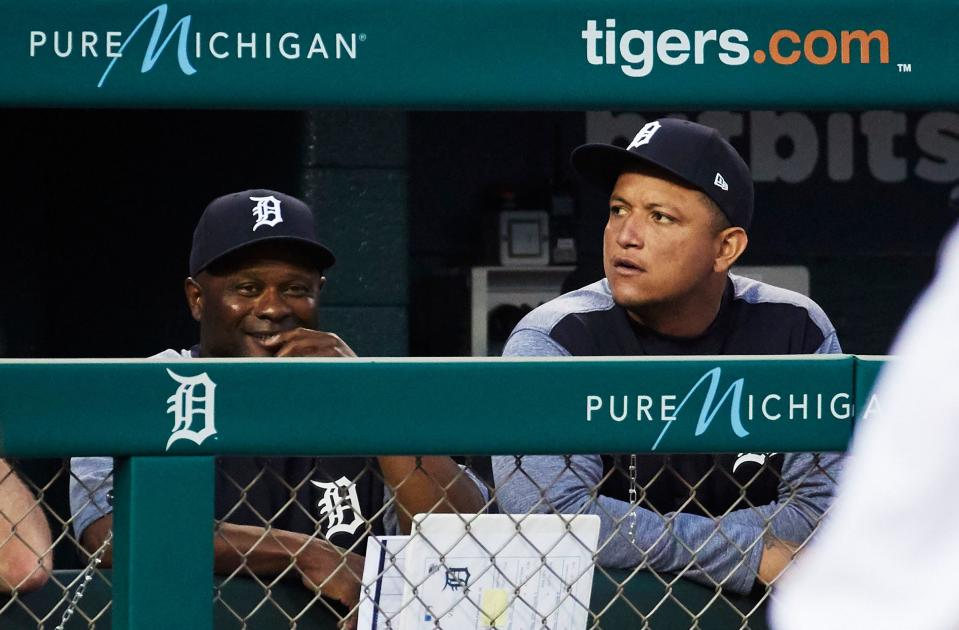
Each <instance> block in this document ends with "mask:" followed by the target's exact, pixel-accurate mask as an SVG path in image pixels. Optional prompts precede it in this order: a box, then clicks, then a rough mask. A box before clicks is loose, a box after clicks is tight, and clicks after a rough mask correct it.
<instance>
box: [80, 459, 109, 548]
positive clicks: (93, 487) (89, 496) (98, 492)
mask: <svg viewBox="0 0 959 630" xmlns="http://www.w3.org/2000/svg"><path fill="white" fill-rule="evenodd" d="M70 472H71V474H70V513H71V514H72V515H73V531H74V532H76V536H77V540H80V537H81V536H82V535H83V531H84V530H85V529H86V528H87V526H88V525H90V523H92V522H93V521H96V520H98V519H100V518H102V517H104V516H106V515H107V514H111V513H112V512H113V506H112V505H110V501H109V499H108V496H107V495H108V494H110V493H111V492H112V491H113V458H112V457H74V458H72V459H71V460H70Z"/></svg>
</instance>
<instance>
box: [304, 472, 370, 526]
mask: <svg viewBox="0 0 959 630" xmlns="http://www.w3.org/2000/svg"><path fill="white" fill-rule="evenodd" d="M310 483H312V484H313V485H314V486H316V487H317V488H320V489H321V490H323V496H322V497H320V500H319V502H318V503H317V507H318V508H319V509H320V522H321V523H323V524H324V525H326V532H325V534H326V537H327V538H329V537H330V536H332V535H333V534H339V533H341V532H345V533H348V534H355V533H356V530H357V528H359V527H360V525H362V524H363V523H365V522H366V521H364V520H363V511H362V510H361V509H360V500H359V498H358V497H357V496H356V484H355V483H353V482H352V481H350V480H349V479H347V478H346V477H340V478H339V479H337V480H336V481H333V482H331V483H321V482H319V481H312V480H311V481H310ZM347 519H349V520H347Z"/></svg>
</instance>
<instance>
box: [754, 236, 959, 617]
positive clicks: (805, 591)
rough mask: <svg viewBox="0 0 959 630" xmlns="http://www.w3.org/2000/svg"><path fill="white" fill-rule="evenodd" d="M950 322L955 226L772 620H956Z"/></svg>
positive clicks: (957, 337)
mask: <svg viewBox="0 0 959 630" xmlns="http://www.w3.org/2000/svg"><path fill="white" fill-rule="evenodd" d="M957 322H959V228H957V229H954V230H953V233H952V234H951V235H950V237H949V238H948V240H947V241H946V245H945V247H944V249H943V253H942V256H941V258H940V268H939V271H938V273H937V275H936V278H935V280H934V282H933V283H932V285H931V286H930V287H929V289H928V290H927V291H926V293H925V295H924V296H923V297H922V299H921V301H920V302H919V304H918V305H917V307H916V308H915V310H914V311H913V313H912V314H911V315H910V317H909V319H908V321H907V323H906V325H905V326H904V328H903V329H902V331H901V332H900V334H899V338H898V339H897V341H896V344H895V345H894V347H893V354H896V355H898V357H897V358H896V359H895V360H894V361H893V362H891V363H890V364H889V365H888V366H887V367H886V369H884V370H883V372H882V374H881V375H880V378H879V381H878V384H877V387H876V390H875V394H876V399H875V402H874V403H873V407H872V409H873V410H875V409H878V413H871V414H870V416H869V417H868V419H865V420H863V422H862V424H861V426H859V427H857V430H856V434H855V438H854V441H853V446H852V450H851V457H849V458H848V460H847V465H846V469H845V473H844V474H843V475H842V477H841V480H840V485H839V495H838V498H837V500H836V503H835V504H834V505H833V511H832V512H831V514H830V516H829V517H827V520H826V523H825V525H824V528H823V531H822V533H821V534H820V535H819V537H818V538H816V539H814V542H813V544H812V546H811V548H810V549H808V550H807V551H806V552H804V553H802V554H800V556H799V558H798V560H797V562H796V567H795V569H794V571H793V572H792V573H787V574H786V576H785V577H784V579H783V583H782V586H781V590H780V592H779V593H778V595H777V597H776V601H775V602H774V605H773V609H772V622H773V626H774V627H775V628H778V629H780V630H792V629H794V628H795V629H797V630H800V629H801V630H806V629H808V628H817V629H826V628H837V629H838V628H843V629H846V628H895V629H897V630H899V629H901V628H956V627H959V597H956V582H955V576H956V571H957V567H959V529H957V527H956V524H957V523H959V501H957V500H956V489H957V481H956V480H957V471H959V465H957V463H956V455H957V451H959V388H957V381H956V374H957V370H956V365H957V361H959V334H957V332H956V331H957ZM875 405H878V407H876V406H875Z"/></svg>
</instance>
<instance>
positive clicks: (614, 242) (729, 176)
mask: <svg viewBox="0 0 959 630" xmlns="http://www.w3.org/2000/svg"><path fill="white" fill-rule="evenodd" d="M572 165H573V168H574V169H575V170H576V171H577V172H578V173H579V174H580V175H581V176H582V177H583V178H584V179H585V180H586V181H587V182H588V183H590V184H592V185H594V186H596V187H598V188H600V189H602V190H604V191H605V192H607V193H608V194H609V217H608V221H607V225H606V229H605V231H604V234H603V266H604V271H605V278H604V279H603V280H601V281H599V282H596V283H594V284H592V285H589V286H587V287H584V288H582V289H579V290H577V291H573V292H571V293H568V294H566V295H563V296H561V297H559V298H557V299H556V300H553V301H551V302H549V303H547V304H545V305H543V306H541V307H539V308H538V309H535V310H534V311H533V312H531V313H530V314H528V315H527V317H526V318H525V319H524V320H523V321H521V322H520V323H519V324H518V325H517V327H516V329H515V331H514V333H513V334H512V335H511V337H510V340H509V341H508V342H507V345H506V348H505V350H504V355H507V356H565V355H574V356H644V355H649V356H662V355H730V354H744V355H750V354H753V355H756V354H797V353H815V352H838V351H839V344H838V342H837V341H836V335H835V330H834V329H833V327H832V325H831V324H830V323H829V320H828V319H827V318H826V316H825V314H824V313H823V312H822V310H821V309H820V308H819V307H818V306H816V305H815V304H814V303H813V302H812V301H811V300H809V299H807V298H805V297H803V296H801V295H798V294H796V293H793V292H791V291H786V290H783V289H779V288H776V287H772V286H769V285H766V284H763V283H761V282H756V281H752V280H748V279H745V278H740V277H737V276H735V275H731V274H730V268H731V267H732V265H733V264H734V263H735V262H736V261H737V260H738V259H739V258H740V256H741V255H742V253H743V252H744V251H745V249H746V245H747V243H748V235H747V232H748V229H749V226H750V224H751V221H752V216H753V184H752V178H751V176H750V173H749V169H748V167H747V166H746V164H745V163H744V162H743V160H742V158H740V157H739V155H738V153H736V151H735V149H733V147H732V146H731V145H729V143H728V142H726V141H725V140H724V139H723V138H722V137H720V136H719V134H718V133H717V132H716V131H715V130H714V129H710V128H708V127H704V126H702V125H698V124H695V123H691V122H687V121H682V120H674V119H663V120H657V121H653V122H651V123H649V124H647V125H645V126H644V127H643V128H642V129H641V130H639V132H638V133H637V134H636V136H635V137H634V138H633V140H632V142H630V144H629V146H627V147H626V148H620V147H615V146H612V145H596V144H594V145H585V146H582V147H579V148H578V149H577V150H576V151H574V153H573V157H572ZM638 459H639V462H638V464H637V466H636V467H634V469H635V470H637V471H642V473H641V474H648V478H649V479H655V478H656V477H657V476H659V477H662V475H659V471H660V469H661V466H662V465H663V461H661V460H660V459H657V458H656V457H653V456H648V457H644V456H640V457H639V458H638ZM755 459H756V461H759V462H766V461H767V457H766V456H762V457H759V456H757V457H756V458H755ZM768 459H769V461H770V462H772V463H766V464H765V465H763V464H760V466H764V468H763V469H762V471H760V472H763V471H767V472H768V470H770V469H773V470H774V472H769V473H768V474H769V477H768V479H766V481H763V482H762V483H758V482H756V483H749V482H748V479H745V478H744V479H740V478H739V477H737V476H736V474H737V470H736V463H735V461H734V460H735V458H723V459H720V458H718V457H716V456H712V455H676V456H670V461H671V462H672V464H673V465H674V466H679V467H680V468H681V469H683V470H687V471H692V473H691V474H692V475H693V476H692V477H691V478H688V479H686V478H684V479H685V480H684V481H682V482H680V483H674V484H669V483H667V484H666V486H667V487H666V489H665V490H664V491H663V492H662V493H659V495H658V496H657V497H656V498H653V495H654V494H656V493H652V492H651V493H644V494H645V495H646V497H645V498H644V499H642V500H638V499H636V498H631V497H630V495H629V494H628V493H626V492H625V491H624V488H625V487H626V485H628V484H613V483H609V480H610V479H614V478H616V477H617V475H616V474H615V471H612V470H611V469H610V466H612V465H614V464H613V463H611V462H612V458H609V459H607V458H604V457H603V456H600V455H579V456H572V457H570V458H565V457H559V456H542V457H530V456H525V457H523V458H522V462H521V466H522V470H521V471H520V470H519V466H518V465H517V460H516V458H513V457H496V458H494V475H495V477H496V484H497V498H498V499H499V501H500V504H501V506H502V507H503V508H504V509H505V510H506V511H509V512H524V511H527V510H552V509H555V510H558V511H559V510H561V511H564V512H590V513H596V514H598V515H599V516H600V519H601V523H602V529H601V540H602V541H603V542H602V543H601V549H600V552H599V561H600V563H601V564H603V565H605V566H619V567H628V566H637V565H642V566H646V567H649V568H653V569H655V570H663V571H672V572H682V574H683V575H685V576H687V577H690V578H693V579H696V580H699V581H703V582H706V583H709V584H716V583H718V584H721V585H722V586H723V587H724V588H729V589H732V590H735V591H740V592H744V591H748V590H749V589H750V588H751V587H752V586H753V584H754V582H755V581H756V578H757V577H758V578H759V579H760V580H761V581H763V582H766V583H768V582H771V581H772V580H774V579H775V577H776V576H777V575H778V573H779V572H780V571H781V570H782V568H783V567H784V566H785V564H786V563H787V562H788V560H789V555H790V548H789V546H788V545H785V544H782V541H783V540H785V541H791V542H792V543H794V544H799V543H801V542H802V541H803V540H805V539H806V537H808V535H809V534H810V533H811V531H812V529H813V528H814V527H815V525H816V523H817V521H818V519H819V518H820V517H821V516H822V514H823V513H824V512H825V510H826V508H827V506H828V504H829V501H830V497H831V492H832V475H833V474H834V473H835V471H836V469H837V467H838V458H837V457H835V456H818V455H812V454H805V453H800V454H787V455H782V456H778V457H775V458H773V456H772V455H771V454H770V455H769V456H768ZM717 469H721V470H723V471H725V473H724V474H723V475H722V476H724V479H720V480H718V481H716V482H715V483H714V482H706V481H705V477H704V476H701V475H700V473H701V474H702V475H710V474H712V472H713V471H715V470H717ZM674 470H678V469H675V468H674ZM738 473H739V474H740V476H741V475H742V474H743V471H742V470H740V471H738ZM677 474H680V475H681V474H685V473H680V472H677ZM757 474H758V473H757ZM667 477H668V476H667ZM729 480H735V483H733V484H730V483H729ZM631 483H632V482H631ZM737 484H740V485H737ZM644 487H645V486H644ZM690 487H697V505H704V506H707V507H708V510H706V511H707V513H710V514H723V515H724V516H722V517H721V518H709V517H707V516H704V515H701V514H694V513H687V512H686V510H688V509H695V507H696V506H690V503H689V500H688V492H689V488H690ZM679 495H682V496H679ZM744 496H745V498H746V503H745V505H744V504H743V503H741V501H742V500H743V497H744ZM544 499H545V500H544ZM659 500H662V501H665V503H659V504H658V505H657V504H654V503H655V501H659ZM644 506H645V507H644ZM675 506H679V507H675ZM647 508H649V509H647ZM673 510H683V512H682V513H678V514H675V515H669V518H668V519H667V518H664V517H663V516H662V514H668V513H670V512H672V511H673ZM626 523H634V524H635V526H634V527H630V528H629V530H630V531H629V532H627V531H626V529H627V527H626V525H625V524H626ZM717 529H720V530H722V535H717ZM764 536H766V537H768V541H764V542H763V541H761V539H763V538H764ZM691 550H696V554H695V557H694V555H693V553H692V551H691ZM737 550H738V551H737Z"/></svg>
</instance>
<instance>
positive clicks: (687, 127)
mask: <svg viewBox="0 0 959 630" xmlns="http://www.w3.org/2000/svg"><path fill="white" fill-rule="evenodd" d="M570 162H571V163H572V165H573V169H575V170H576V172H577V173H579V174H580V175H581V176H582V177H583V178H584V179H585V180H586V181H587V182H589V183H591V184H593V185H595V186H598V187H600V188H602V189H603V190H606V191H611V190H612V189H613V187H614V186H615V184H616V178H618V177H619V175H620V173H622V172H623V171H625V170H627V169H629V168H630V167H635V166H642V165H643V164H651V165H653V166H655V167H658V168H660V169H662V170H664V171H666V172H667V173H669V174H670V175H672V176H674V177H676V178H677V179H678V180H679V181H681V182H683V183H685V184H686V185H688V186H690V187H692V188H696V189H697V190H700V191H702V192H703V193H705V194H706V196H707V197H709V198H710V199H712V200H713V201H715V202H716V205H717V206H719V209H720V210H722V211H723V214H725V215H726V218H728V219H729V222H730V223H731V224H732V225H734V226H738V227H741V228H744V229H747V230H748V229H749V225H750V223H752V220H753V178H752V175H751V174H750V172H749V167H748V166H746V163H745V162H744V161H743V159H742V158H741V157H739V153H737V152H736V149H734V148H733V147H732V145H731V144H729V143H728V142H726V140H725V139H724V138H723V137H722V136H720V135H719V132H718V131H716V130H715V129H713V128H712V127H706V126H705V125H700V124H697V123H694V122H689V121H688V120H679V119H676V118H661V119H660V120H654V121H653V122H651V123H648V124H646V125H645V126H643V128H642V129H640V130H639V133H637V134H636V136H635V137H634V138H633V140H632V142H630V143H629V146H627V147H626V148H625V149H624V148H622V147H617V146H615V145H612V144H584V145H583V146H581V147H577V148H576V150H574V151H573V155H572V157H571V158H570Z"/></svg>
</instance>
